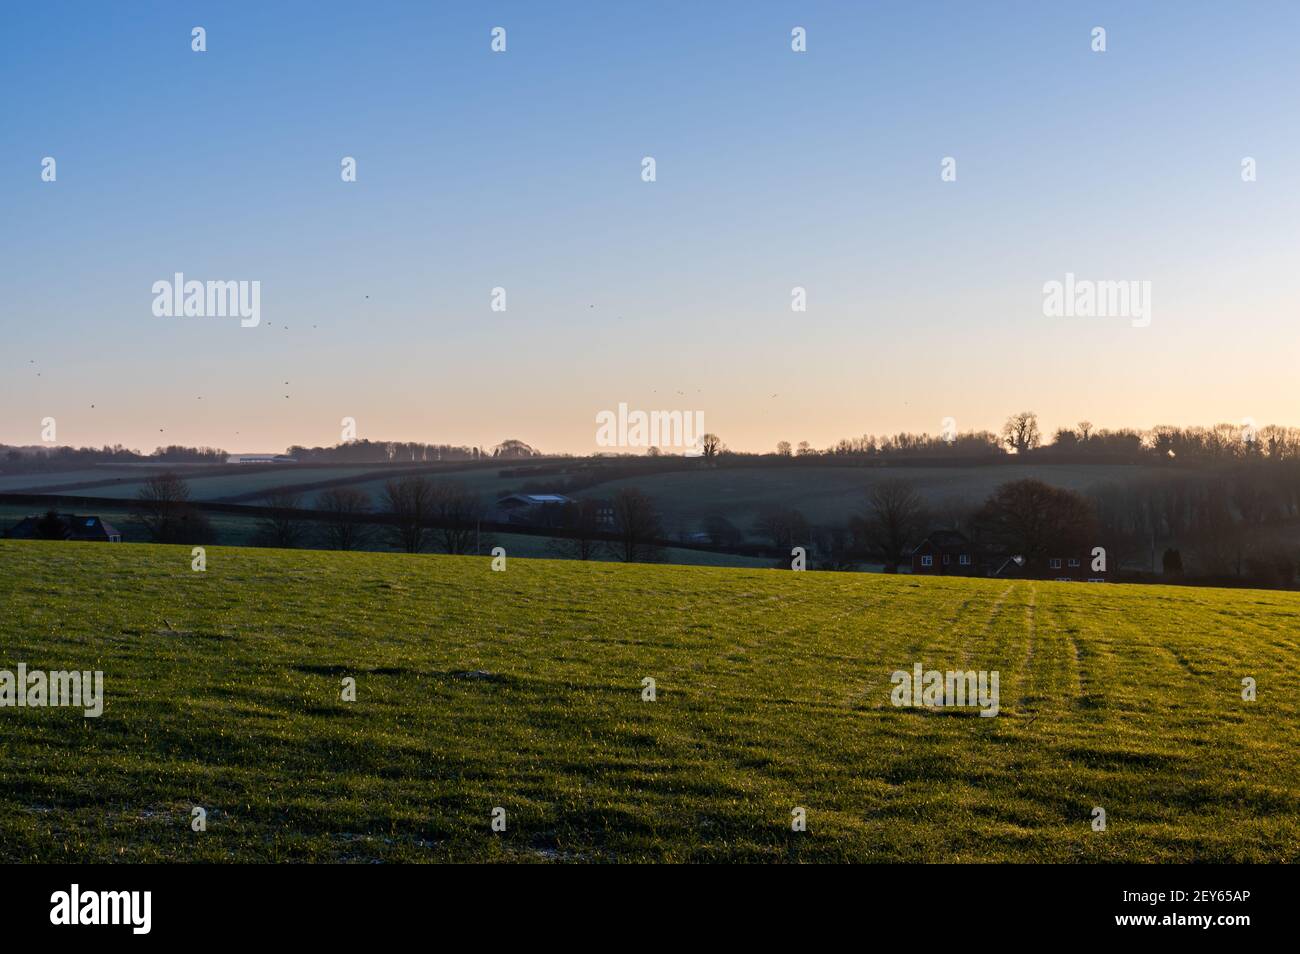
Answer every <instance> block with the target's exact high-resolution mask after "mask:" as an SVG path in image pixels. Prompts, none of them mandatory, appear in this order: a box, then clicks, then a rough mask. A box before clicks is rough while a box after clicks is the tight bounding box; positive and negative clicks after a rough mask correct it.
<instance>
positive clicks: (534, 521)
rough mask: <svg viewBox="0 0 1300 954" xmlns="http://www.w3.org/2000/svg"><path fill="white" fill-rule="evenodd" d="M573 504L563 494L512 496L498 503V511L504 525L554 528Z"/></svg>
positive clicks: (569, 498) (503, 498)
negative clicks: (566, 509) (513, 524)
mask: <svg viewBox="0 0 1300 954" xmlns="http://www.w3.org/2000/svg"><path fill="white" fill-rule="evenodd" d="M572 503H573V499H572V498H571V497H566V496H564V495H563V494H510V495H508V496H505V497H502V498H501V499H500V500H498V501H497V503H496V511H497V516H498V519H500V520H501V522H503V523H518V524H527V525H530V526H544V527H553V526H558V524H559V522H560V520H561V518H562V517H563V514H564V509H565V508H566V507H567V506H569V505H570V504H572Z"/></svg>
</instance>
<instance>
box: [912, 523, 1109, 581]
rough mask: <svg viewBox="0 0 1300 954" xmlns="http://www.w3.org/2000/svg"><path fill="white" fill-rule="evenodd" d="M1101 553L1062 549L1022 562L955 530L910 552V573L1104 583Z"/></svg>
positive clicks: (932, 537)
mask: <svg viewBox="0 0 1300 954" xmlns="http://www.w3.org/2000/svg"><path fill="white" fill-rule="evenodd" d="M1098 554H1104V550H1102V549H1101V548H1096V549H1094V550H1093V551H1091V552H1090V551H1086V550H1077V549H1073V548H1069V549H1066V548H1063V549H1062V550H1061V551H1060V553H1059V555H1050V556H1046V557H1042V558H1039V559H1025V558H1023V557H1020V556H1018V555H1016V554H1013V553H1009V552H1007V551H1006V550H1004V549H1001V548H998V547H991V546H987V545H986V546H981V545H980V544H977V543H973V542H972V541H971V540H969V539H967V537H966V535H965V534H962V533H959V532H957V531H956V530H936V531H935V532H934V533H931V534H930V535H929V536H928V537H926V538H925V539H924V540H922V541H921V542H920V543H918V544H917V545H916V546H915V547H914V548H913V550H912V572H913V573H919V574H922V575H931V576H993V577H999V578H1003V579H1037V580H1058V581H1061V582H1082V581H1087V582H1089V583H1105V582H1108V581H1109V580H1110V573H1109V571H1108V568H1107V565H1106V560H1105V557H1104V555H1103V556H1102V557H1101V558H1100V559H1098Z"/></svg>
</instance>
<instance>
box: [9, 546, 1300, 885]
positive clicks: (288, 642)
mask: <svg viewBox="0 0 1300 954" xmlns="http://www.w3.org/2000/svg"><path fill="white" fill-rule="evenodd" d="M1298 622H1300V595H1296V594H1290V593H1276V592H1261V591H1248V590H1233V591H1227V590H1197V589H1175V588H1165V587H1137V586H1099V585H1091V586H1090V585H1084V584H1056V583H1031V582H1016V583H1010V582H999V581H985V580H957V579H929V580H915V579H910V578H908V577H906V576H900V577H885V576H877V575H865V574H822V573H812V572H809V573H801V574H796V573H789V572H778V571H771V570H743V569H714V568H704V567H673V566H622V565H610V564H583V563H572V562H564V561H555V560H548V561H540V560H539V561H529V560H519V559H511V560H510V561H509V564H508V567H507V569H506V571H505V572H502V573H497V572H492V571H491V569H490V561H489V559H488V558H458V557H442V556H414V557H410V556H403V555H396V554H362V553H330V552H316V551H275V550H253V549H240V548H211V549H209V550H208V569H207V572H206V573H196V572H193V571H192V570H191V569H190V553H189V550H188V548H180V547H162V546H146V545H129V546H128V545H121V546H110V545H102V544H72V543H44V542H37V541H30V542H29V541H3V542H0V669H10V670H12V669H15V668H16V666H17V664H18V663H19V662H25V663H27V665H28V666H29V667H30V668H44V669H65V668H73V667H75V668H79V669H87V668H93V669H102V670H103V671H104V673H105V684H106V685H105V689H106V697H107V701H106V703H105V709H104V714H103V716H102V717H101V718H99V719H86V718H83V717H82V715H81V712H80V710H67V709H21V710H20V709H0V792H2V793H3V800H2V801H0V859H2V860H6V861H72V860H75V861H163V860H193V861H308V860H312V861H373V860H383V861H425V860H489V861H491V860H522V861H530V860H539V861H540V860H579V859H583V860H594V861H606V860H621V861H632V860H647V861H648V860H656V861H711V860H712V861H850V860H852V861H1043V862H1068V861H1099V862H1108V861H1187V860H1192V861H1294V860H1297V858H1298V857H1300V761H1298V760H1297V758H1296V752H1297V751H1298V745H1297V743H1300V722H1298V720H1297V716H1298V715H1300V711H1298V709H1297V701H1296V692H1297V689H1298V688H1300V684H1298V682H1297V678H1296V675H1297V665H1298V664H1300V645H1298V644H1297V636H1296V633H1297V623H1298ZM914 662H921V663H923V664H924V665H925V666H926V667H927V668H938V669H948V668H958V667H963V668H976V669H997V670H999V671H1000V672H1001V696H1002V699H1001V702H1002V713H1001V715H999V716H998V717H997V718H991V719H990V718H978V717H975V716H974V715H973V714H969V713H967V714H960V715H954V714H951V713H950V712H947V713H940V712H935V711H924V710H914V709H898V708H894V707H893V706H892V705H891V704H890V701H889V691H890V689H891V688H892V687H891V685H890V682H889V676H890V673H891V672H892V671H893V670H895V669H908V668H910V667H911V665H912V664H913V663H914ZM345 676H354V677H355V678H356V680H357V693H358V698H357V701H356V702H353V703H348V702H344V701H341V699H340V685H341V680H342V679H343V678H344V677H345ZM647 676H649V677H652V678H654V679H655V680H656V683H657V695H658V698H657V701H655V702H643V701H642V698H641V693H642V684H641V681H642V679H643V678H644V677H647ZM1244 676H1252V677H1254V678H1255V679H1256V680H1257V682H1258V687H1259V698H1258V700H1257V701H1255V702H1253V703H1249V702H1245V701H1243V700H1242V698H1241V679H1242V677H1244ZM196 805H197V806H203V807H204V808H206V809H207V812H208V829H207V831H206V832H193V831H191V829H190V824H189V823H190V809H191V808H192V807H193V806H196ZM496 806H501V807H504V808H505V809H506V812H507V815H506V819H507V829H506V831H504V832H493V831H492V830H491V828H490V817H491V812H492V809H493V808H494V807H496ZM796 806H798V807H803V808H805V809H806V811H807V818H808V830H807V831H806V832H804V833H795V832H792V831H791V826H790V818H791V815H790V813H791V810H792V809H793V808H795V807H796ZM1094 806H1101V807H1104V808H1105V810H1106V813H1107V823H1108V825H1107V830H1106V831H1105V832H1095V831H1093V830H1092V828H1091V817H1092V809H1093V807H1094Z"/></svg>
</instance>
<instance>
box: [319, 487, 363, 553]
mask: <svg viewBox="0 0 1300 954" xmlns="http://www.w3.org/2000/svg"><path fill="white" fill-rule="evenodd" d="M316 509H317V510H320V511H323V512H324V513H325V514H326V517H325V520H324V523H323V524H322V533H323V535H324V537H325V542H326V543H327V544H328V545H329V547H330V549H332V550H355V549H357V548H358V547H361V546H364V545H365V543H366V540H367V538H368V537H369V535H370V528H369V527H368V526H367V525H366V524H364V523H361V522H360V521H359V520H356V519H355V518H356V517H358V516H360V515H361V514H364V513H366V512H367V511H369V510H370V495H369V494H368V493H366V492H365V491H364V490H362V489H360V488H359V487H333V488H331V489H329V490H326V491H324V492H322V493H321V495H320V496H319V497H317V498H316Z"/></svg>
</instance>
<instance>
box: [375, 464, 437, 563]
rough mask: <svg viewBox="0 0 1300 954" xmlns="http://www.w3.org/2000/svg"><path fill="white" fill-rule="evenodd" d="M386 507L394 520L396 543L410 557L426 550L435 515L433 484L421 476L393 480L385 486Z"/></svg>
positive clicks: (392, 531) (393, 527) (415, 475)
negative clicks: (433, 515)
mask: <svg viewBox="0 0 1300 954" xmlns="http://www.w3.org/2000/svg"><path fill="white" fill-rule="evenodd" d="M383 507H384V510H385V511H386V512H387V513H389V514H391V515H392V516H393V518H394V524H393V526H392V527H391V533H392V537H393V542H394V543H395V544H396V545H397V546H398V547H399V548H400V549H402V550H405V551H406V552H407V553H419V552H420V551H421V550H423V549H424V545H425V542H426V540H427V536H428V532H429V530H428V523H429V520H430V518H431V516H432V514H433V482H432V481H431V480H429V479H428V478H427V477H422V476H420V475H419V474H411V475H409V476H406V477H398V478H395V479H393V480H390V481H388V482H387V483H385V484H384V493H383Z"/></svg>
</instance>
